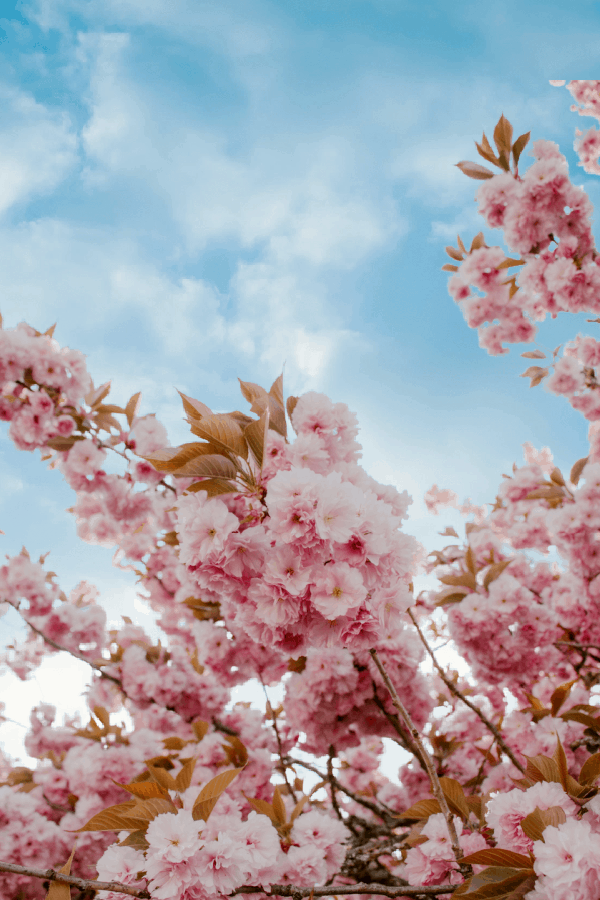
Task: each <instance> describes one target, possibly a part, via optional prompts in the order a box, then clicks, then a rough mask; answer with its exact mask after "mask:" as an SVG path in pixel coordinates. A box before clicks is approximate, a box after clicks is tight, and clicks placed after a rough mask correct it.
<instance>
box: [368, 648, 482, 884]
mask: <svg viewBox="0 0 600 900" xmlns="http://www.w3.org/2000/svg"><path fill="white" fill-rule="evenodd" d="M369 653H370V654H371V656H372V657H373V662H374V663H375V665H376V666H377V668H378V670H379V674H380V675H381V677H382V678H383V682H384V684H385V686H386V688H387V689H388V691H389V694H390V697H391V698H392V702H393V704H394V706H395V707H396V709H397V710H398V712H399V713H400V715H401V717H402V719H403V720H404V722H405V723H406V727H407V728H408V730H409V731H410V734H411V736H412V739H413V741H414V742H415V745H416V746H417V747H418V748H419V753H420V754H421V756H422V758H423V762H424V763H425V765H426V767H427V774H428V776H429V781H430V782H431V789H432V791H433V795H434V797H435V798H436V800H437V802H438V803H439V805H440V809H441V811H442V813H443V815H444V818H445V820H446V825H447V827H448V834H449V835H450V842H451V844H452V851H453V853H454V857H455V859H456V861H457V862H458V864H459V866H460V860H461V859H462V857H463V852H462V850H461V847H460V844H459V843H458V835H457V833H456V828H455V827H454V818H453V816H452V813H451V812H450V808H449V806H448V803H447V801H446V797H445V796H444V792H443V790H442V786H441V784H440V780H439V778H438V774H437V772H436V769H435V765H434V763H433V759H432V758H431V755H430V754H429V751H428V750H427V748H426V746H425V744H424V743H423V740H422V738H421V735H420V734H419V730H418V728H417V726H416V725H415V723H414V722H413V720H412V719H411V717H410V713H409V712H408V710H407V708H406V707H405V705H404V703H403V702H402V700H401V699H400V697H399V696H398V691H397V690H396V688H395V687H394V685H393V684H392V682H391V680H390V677H389V675H388V673H387V671H386V669H385V667H384V665H383V662H382V661H381V659H380V658H379V655H378V653H377V650H375V648H374V647H373V648H371V650H369ZM466 868H467V867H466V866H462V867H461V870H462V869H465V870H466ZM468 869H469V871H468V872H466V871H465V872H464V873H463V874H467V875H469V874H471V868H470V866H469V867H468Z"/></svg>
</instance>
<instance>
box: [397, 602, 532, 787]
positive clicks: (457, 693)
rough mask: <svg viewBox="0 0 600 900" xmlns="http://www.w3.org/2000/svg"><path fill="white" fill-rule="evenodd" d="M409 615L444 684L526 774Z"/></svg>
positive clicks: (513, 762) (494, 727) (410, 613)
mask: <svg viewBox="0 0 600 900" xmlns="http://www.w3.org/2000/svg"><path fill="white" fill-rule="evenodd" d="M408 615H409V616H410V618H411V619H412V623H413V625H414V626H415V628H416V629H417V632H418V633H419V637H420V638H421V641H422V642H423V646H424V647H425V649H426V650H427V652H428V653H429V655H430V657H431V660H432V662H433V665H434V666H435V668H436V669H437V672H438V674H439V676H440V678H441V679H442V681H443V682H444V684H445V685H446V687H447V688H448V690H449V691H450V692H451V693H452V694H454V696H455V697H457V698H458V699H459V700H462V702H463V703H464V704H465V705H466V706H468V707H469V709H471V710H472V711H473V712H474V713H475V715H476V716H479V718H480V719H481V721H482V722H483V724H484V725H485V727H486V728H487V729H488V731H491V733H492V734H493V735H494V737H495V739H496V743H497V744H498V746H499V747H501V748H502V750H503V751H504V753H506V755H507V756H508V758H509V759H510V761H511V762H512V764H513V765H514V766H516V767H517V769H518V770H519V772H521V774H522V775H524V774H525V769H524V768H523V766H522V765H521V763H520V762H519V760H518V759H517V757H516V756H515V754H514V753H513V751H512V750H511V749H510V747H509V746H508V744H507V743H506V741H505V740H504V738H503V737H502V735H501V734H500V731H499V730H498V728H497V727H496V726H495V725H494V723H493V722H491V721H490V720H489V719H488V717H487V716H486V715H485V713H483V712H482V711H481V709H480V708H479V707H478V706H476V705H475V703H472V702H471V701H470V700H468V699H467V697H465V695H464V694H463V693H462V691H460V690H459V689H458V688H457V687H456V685H455V684H454V682H453V681H451V680H450V678H448V676H447V675H446V673H445V672H444V670H443V669H442V667H441V666H440V664H439V663H438V661H437V659H436V658H435V654H434V652H433V650H432V649H431V647H430V646H429V643H428V641H427V638H426V637H425V635H424V634H423V632H422V630H421V628H420V626H419V623H418V622H417V620H416V618H415V616H414V615H413V611H412V609H409V610H408Z"/></svg>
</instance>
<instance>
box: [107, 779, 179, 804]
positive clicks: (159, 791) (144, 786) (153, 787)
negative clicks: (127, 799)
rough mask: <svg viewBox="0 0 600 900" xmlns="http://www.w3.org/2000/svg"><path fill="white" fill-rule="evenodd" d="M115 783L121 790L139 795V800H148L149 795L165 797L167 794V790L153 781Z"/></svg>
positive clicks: (135, 795)
mask: <svg viewBox="0 0 600 900" xmlns="http://www.w3.org/2000/svg"><path fill="white" fill-rule="evenodd" d="M115 784H118V785H119V787H122V788H123V790H125V791H128V793H130V794H133V796H134V797H139V798H140V799H141V800H148V799H149V798H150V797H162V798H163V799H165V798H166V797H168V796H169V794H168V792H167V791H166V790H165V789H164V788H163V787H161V786H160V785H159V784H157V783H156V782H155V781H137V782H133V783H132V784H120V783H119V782H118V781H115Z"/></svg>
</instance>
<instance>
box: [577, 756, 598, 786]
mask: <svg viewBox="0 0 600 900" xmlns="http://www.w3.org/2000/svg"><path fill="white" fill-rule="evenodd" d="M599 775H600V753H594V754H593V755H592V756H590V757H589V758H588V759H586V761H585V762H584V764H583V765H582V767H581V772H580V773H579V782H580V784H585V785H589V784H594V782H595V781H596V779H597V778H598V776H599Z"/></svg>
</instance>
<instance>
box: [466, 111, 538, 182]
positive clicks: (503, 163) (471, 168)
mask: <svg viewBox="0 0 600 900" xmlns="http://www.w3.org/2000/svg"><path fill="white" fill-rule="evenodd" d="M530 136H531V132H530V131H528V132H527V133H526V134H521V135H520V136H519V137H518V138H517V139H516V141H515V142H514V143H513V140H512V137H513V127H512V125H511V124H510V122H509V121H508V119H507V118H506V116H505V115H504V114H502V115H501V116H500V118H499V119H498V122H497V123H496V127H495V128H494V143H495V145H496V151H497V152H496V153H495V152H494V149H493V147H492V146H491V144H490V142H489V141H488V139H487V137H486V135H485V132H484V133H483V137H482V139H481V143H478V142H477V141H475V146H476V147H477V152H478V153H479V155H480V156H481V157H483V159H485V160H486V161H487V162H490V163H492V165H494V166H496V167H497V168H498V169H500V170H501V171H503V172H510V171H511V156H512V161H513V171H514V175H515V177H517V176H518V167H519V158H520V156H521V153H522V152H523V150H524V149H525V147H526V146H527V144H528V143H529V138H530ZM456 165H457V167H458V168H459V169H460V170H461V172H463V173H464V174H465V175H468V176H469V178H475V179H477V180H478V181H485V180H486V179H488V178H493V177H494V174H495V173H494V172H492V170H491V169H488V168H486V167H485V166H481V165H479V163H474V162H466V161H462V162H459V163H456Z"/></svg>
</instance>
